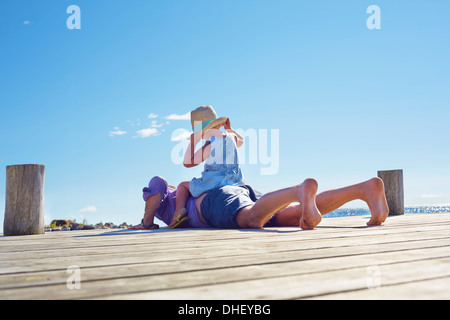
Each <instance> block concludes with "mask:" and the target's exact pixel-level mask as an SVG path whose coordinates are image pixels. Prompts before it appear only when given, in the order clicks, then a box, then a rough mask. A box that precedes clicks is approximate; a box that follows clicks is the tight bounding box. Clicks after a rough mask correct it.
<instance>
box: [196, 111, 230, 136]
mask: <svg viewBox="0 0 450 320" xmlns="http://www.w3.org/2000/svg"><path fill="white" fill-rule="evenodd" d="M226 121H227V117H220V118H218V117H217V113H216V112H215V111H214V109H213V107H211V106H201V107H198V108H197V109H195V110H192V111H191V124H192V130H193V131H194V132H198V131H202V132H205V131H206V130H208V129H211V128H212V127H215V126H217V125H221V124H224V123H225V122H226Z"/></svg>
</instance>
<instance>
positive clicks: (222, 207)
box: [201, 186, 279, 229]
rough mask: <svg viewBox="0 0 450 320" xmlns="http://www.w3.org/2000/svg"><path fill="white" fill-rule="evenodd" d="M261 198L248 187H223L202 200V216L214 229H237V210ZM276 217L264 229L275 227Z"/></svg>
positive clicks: (212, 191) (276, 224) (214, 190)
mask: <svg viewBox="0 0 450 320" xmlns="http://www.w3.org/2000/svg"><path fill="white" fill-rule="evenodd" d="M261 196H262V194H261V193H259V192H258V191H255V190H253V188H252V187H250V186H243V187H237V186H224V187H220V188H216V189H213V190H211V191H209V192H208V194H207V195H206V196H205V198H203V200H202V203H201V211H202V216H203V218H204V219H205V221H206V223H208V224H209V225H210V226H212V227H215V228H221V229H239V228H240V227H239V225H238V224H237V222H236V220H235V218H236V215H237V214H238V212H239V210H241V209H243V208H245V207H248V206H251V205H253V204H255V202H256V201H257V200H258V199H259V198H260V197H261ZM277 226H279V225H278V223H277V221H276V215H274V216H273V217H272V219H270V221H269V222H268V223H266V224H265V225H264V227H277Z"/></svg>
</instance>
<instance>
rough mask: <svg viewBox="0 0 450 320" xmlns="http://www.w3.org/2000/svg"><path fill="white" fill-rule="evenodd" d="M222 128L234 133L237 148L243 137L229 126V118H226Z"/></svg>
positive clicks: (240, 144)
mask: <svg viewBox="0 0 450 320" xmlns="http://www.w3.org/2000/svg"><path fill="white" fill-rule="evenodd" d="M224 128H225V130H226V131H227V132H229V133H232V134H234V136H235V139H236V147H238V148H239V147H241V146H242V145H243V144H244V138H242V137H241V135H240V134H239V133H237V132H236V131H235V130H234V129H232V128H231V124H230V119H229V118H227V122H225V125H224Z"/></svg>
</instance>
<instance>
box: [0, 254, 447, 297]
mask: <svg viewBox="0 0 450 320" xmlns="http://www.w3.org/2000/svg"><path fill="white" fill-rule="evenodd" d="M449 255H450V254H449V251H448V248H432V249H429V250H427V251H424V250H423V249H418V250H411V251H407V252H405V253H402V254H400V255H399V254H398V253H391V252H387V253H380V254H371V253H370V254H365V255H357V256H344V257H333V258H327V259H311V260H303V261H290V262H284V263H279V262H276V263H268V264H254V265H249V266H242V267H220V268H218V267H216V268H210V269H205V270H201V271H191V272H189V273H187V272H183V271H182V270H179V271H177V272H171V273H167V272H161V270H159V274H155V275H146V273H152V272H154V271H153V270H152V269H145V266H139V265H136V266H126V267H113V268H96V269H86V270H84V269H83V270H82V273H81V275H82V284H81V286H82V290H75V291H72V290H67V287H66V284H65V283H66V280H67V277H68V275H67V273H66V272H65V271H60V272H58V273H57V272H53V273H47V274H46V273H36V274H33V275H25V278H24V277H22V279H20V281H24V280H25V281H30V282H32V281H36V280H41V281H42V280H44V281H43V283H44V284H45V285H44V286H41V287H37V286H28V287H25V286H24V287H21V288H17V287H15V288H10V290H0V298H2V299H11V298H14V297H17V298H19V297H20V298H25V299H27V298H33V297H36V296H38V295H42V294H44V295H45V296H46V297H47V298H49V299H53V298H54V299H59V298H86V297H96V296H98V295H100V296H101V295H105V294H108V295H109V294H112V293H116V294H117V293H122V294H123V293H127V292H129V293H134V292H136V291H141V290H142V288H145V290H146V291H147V292H150V291H152V292H156V294H157V295H160V297H162V298H163V299H164V297H165V298H169V297H171V296H172V292H173V290H174V288H182V290H184V291H186V295H188V294H189V293H187V292H190V290H191V289H192V288H193V287H197V286H201V287H202V288H203V287H205V286H210V285H212V286H215V285H217V284H218V283H225V284H226V283H235V282H242V281H245V282H247V281H252V280H261V281H266V280H269V279H276V278H284V277H285V276H288V275H289V276H290V275H305V274H307V275H314V274H317V273H325V274H327V273H329V272H332V271H342V270H346V269H350V268H356V267H366V268H367V267H369V266H373V265H376V266H383V265H387V264H392V263H396V264H398V263H399V262H400V261H401V262H405V261H407V262H417V261H419V260H426V261H427V264H428V265H432V264H433V263H435V261H439V259H445V258H449ZM418 259H419V260H418ZM164 271H166V270H164ZM118 275H119V276H118ZM50 277H53V279H52V280H50ZM324 277H326V276H324ZM102 278H103V280H101V279H102ZM11 280H12V281H14V280H18V279H15V278H14V277H12V278H11ZM100 280H101V281H100ZM51 281H53V282H54V283H55V284H53V285H50V284H51V283H52V282H51ZM280 281H281V282H280V286H284V284H283V281H284V280H280ZM22 283H23V282H22ZM242 285H243V286H244V284H242ZM165 289H169V291H170V292H167V293H165V292H164V291H163V290H165ZM180 290H181V289H180ZM218 290H220V289H218ZM152 298H153V296H152ZM180 298H181V299H184V298H186V297H184V298H183V297H180ZM253 298H255V297H253Z"/></svg>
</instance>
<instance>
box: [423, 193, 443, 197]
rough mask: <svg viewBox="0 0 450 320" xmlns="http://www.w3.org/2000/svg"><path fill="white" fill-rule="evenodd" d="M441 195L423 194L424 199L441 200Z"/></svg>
mask: <svg viewBox="0 0 450 320" xmlns="http://www.w3.org/2000/svg"><path fill="white" fill-rule="evenodd" d="M439 197H440V195H437V194H423V195H422V198H439Z"/></svg>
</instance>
